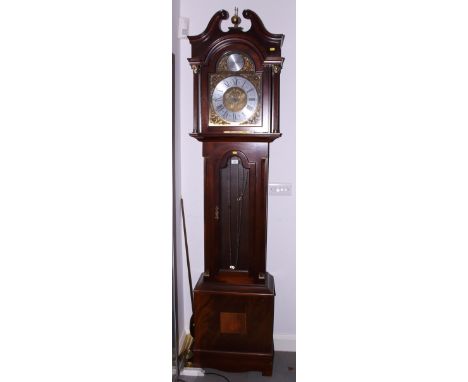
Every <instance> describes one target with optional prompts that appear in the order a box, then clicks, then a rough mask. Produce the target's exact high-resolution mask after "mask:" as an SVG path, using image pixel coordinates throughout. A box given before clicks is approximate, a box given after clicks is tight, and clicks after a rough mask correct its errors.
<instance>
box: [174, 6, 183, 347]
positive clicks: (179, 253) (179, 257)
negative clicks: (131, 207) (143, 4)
mask: <svg viewBox="0 0 468 382" xmlns="http://www.w3.org/2000/svg"><path fill="white" fill-rule="evenodd" d="M179 11H180V0H173V1H172V53H173V54H174V57H175V96H174V100H175V105H174V108H175V116H174V119H175V120H174V125H175V131H174V141H175V142H174V147H173V150H174V170H175V171H174V177H175V180H174V181H175V182H174V183H175V192H174V194H175V199H176V214H175V215H176V216H175V219H176V237H177V239H176V243H175V253H176V261H175V263H176V268H177V309H178V312H177V322H178V325H179V327H178V329H179V341H180V340H181V339H183V337H184V326H185V309H184V302H183V301H184V288H185V284H184V276H185V275H184V273H183V269H184V263H185V257H184V253H185V252H183V249H182V241H181V212H180V202H179V201H180V194H181V165H180V133H181V129H180V90H179V89H180V68H181V65H180V61H181V56H180V44H179V41H178V39H177V21H178V19H179V17H178V15H179Z"/></svg>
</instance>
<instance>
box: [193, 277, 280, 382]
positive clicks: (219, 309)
mask: <svg viewBox="0 0 468 382" xmlns="http://www.w3.org/2000/svg"><path fill="white" fill-rule="evenodd" d="M194 296H195V297H194V311H195V312H194V320H195V329H194V334H195V336H194V345H193V355H194V357H193V364H194V366H196V367H203V368H213V369H218V370H224V371H230V372H246V371H261V372H262V374H263V375H271V374H272V370H273V356H274V347H273V312H274V296H275V288H274V279H273V276H271V275H270V274H268V273H267V274H266V276H265V282H264V283H263V284H249V285H239V284H227V283H220V282H216V281H209V280H205V279H204V278H203V276H201V277H200V279H199V281H198V283H197V285H196V287H195V289H194Z"/></svg>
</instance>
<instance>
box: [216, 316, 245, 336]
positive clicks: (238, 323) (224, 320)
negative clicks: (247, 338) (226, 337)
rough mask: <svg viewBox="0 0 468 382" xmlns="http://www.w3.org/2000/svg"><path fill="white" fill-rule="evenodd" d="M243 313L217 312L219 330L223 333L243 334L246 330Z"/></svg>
mask: <svg viewBox="0 0 468 382" xmlns="http://www.w3.org/2000/svg"><path fill="white" fill-rule="evenodd" d="M246 321H247V320H246V317H245V313H228V312H220V313H219V322H220V332H221V333H223V334H245V333H246V332H247V325H246Z"/></svg>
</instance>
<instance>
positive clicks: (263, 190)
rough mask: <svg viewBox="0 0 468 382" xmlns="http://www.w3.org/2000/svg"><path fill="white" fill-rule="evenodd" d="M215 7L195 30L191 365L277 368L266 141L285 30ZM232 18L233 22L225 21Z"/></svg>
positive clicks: (276, 129)
mask: <svg viewBox="0 0 468 382" xmlns="http://www.w3.org/2000/svg"><path fill="white" fill-rule="evenodd" d="M242 15H243V17H244V18H245V19H249V20H250V21H251V26H250V28H249V29H248V30H244V29H243V28H242V27H241V26H240V24H241V18H240V17H239V16H238V14H237V9H236V11H235V14H234V16H233V17H232V18H231V22H232V26H230V27H229V28H228V30H227V31H223V30H222V28H221V23H222V22H223V20H227V19H228V17H229V14H228V12H227V11H225V10H221V11H219V12H217V13H216V14H214V15H213V17H212V18H211V20H210V21H209V23H208V26H207V27H206V29H205V31H204V32H203V33H201V34H199V35H196V36H189V37H188V38H189V41H190V44H191V47H192V57H190V58H189V59H188V61H189V63H190V65H191V68H192V70H193V79H194V81H193V84H194V87H193V93H194V97H193V99H194V103H193V108H194V120H193V132H192V133H191V134H190V135H191V136H192V137H193V138H196V139H197V140H199V141H201V142H202V144H203V158H204V221H205V224H204V228H205V229H204V238H205V240H204V243H205V246H204V272H203V273H202V275H201V276H200V278H199V280H198V283H197V285H196V286H195V288H194V346H193V353H194V359H193V361H194V362H193V363H194V364H195V365H196V366H199V367H212V368H216V369H220V370H226V371H249V370H258V371H261V372H262V374H263V375H271V373H272V367H273V356H274V347H273V318H274V296H275V286H274V279H273V276H272V275H270V274H269V273H268V272H267V270H266V242H267V195H268V193H267V189H268V187H267V186H268V158H269V146H270V143H271V142H273V141H274V140H275V139H277V138H279V137H280V136H281V133H280V126H279V106H280V105H279V103H280V74H281V68H282V65H283V61H284V58H283V57H281V46H282V44H283V39H284V35H282V34H272V33H270V32H269V31H268V30H267V29H266V28H265V26H264V25H263V22H262V21H261V20H260V18H259V17H258V16H257V14H256V13H255V12H253V11H251V10H244V11H243V13H242ZM227 23H229V21H227Z"/></svg>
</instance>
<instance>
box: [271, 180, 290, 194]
mask: <svg viewBox="0 0 468 382" xmlns="http://www.w3.org/2000/svg"><path fill="white" fill-rule="evenodd" d="M291 192H292V184H291V183H269V184H268V194H269V195H271V196H288V195H291Z"/></svg>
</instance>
